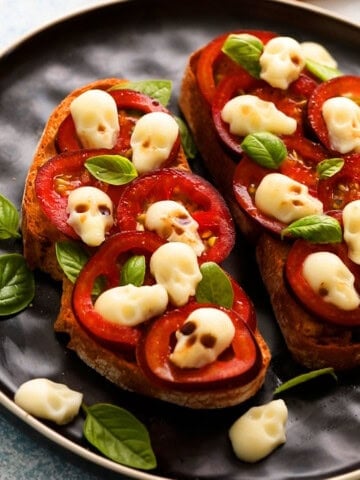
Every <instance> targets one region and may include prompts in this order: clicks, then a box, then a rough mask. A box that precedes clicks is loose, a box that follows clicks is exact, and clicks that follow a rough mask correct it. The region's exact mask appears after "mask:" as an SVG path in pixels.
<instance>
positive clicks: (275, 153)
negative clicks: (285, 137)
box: [241, 132, 287, 169]
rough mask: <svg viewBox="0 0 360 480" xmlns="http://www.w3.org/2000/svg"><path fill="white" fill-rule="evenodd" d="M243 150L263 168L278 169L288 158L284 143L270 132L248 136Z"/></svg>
mask: <svg viewBox="0 0 360 480" xmlns="http://www.w3.org/2000/svg"><path fill="white" fill-rule="evenodd" d="M241 148H242V149H243V150H244V152H245V153H246V154H247V155H248V156H249V157H251V158H252V159H253V160H254V161H255V162H256V163H258V164H259V165H261V166H262V167H266V168H271V169H276V168H278V167H279V165H280V164H281V162H282V161H283V160H285V158H286V156H287V149H286V146H285V144H284V142H283V141H282V140H281V139H280V138H279V137H277V136H276V135H274V134H272V133H269V132H258V133H251V134H249V135H247V136H246V137H245V138H244V140H243V141H242V143H241Z"/></svg>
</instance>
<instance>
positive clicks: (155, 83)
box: [110, 79, 172, 107]
mask: <svg viewBox="0 0 360 480" xmlns="http://www.w3.org/2000/svg"><path fill="white" fill-rule="evenodd" d="M125 88H126V89H129V90H135V91H136V92H140V93H143V94H145V95H147V96H148V97H151V98H153V99H155V100H157V101H158V102H159V103H161V104H162V105H164V106H165V107H166V105H168V103H169V102H170V97H171V91H172V82H171V80H165V79H153V80H138V81H133V82H125V83H119V84H118V85H115V86H114V87H112V88H111V89H110V90H120V89H125Z"/></svg>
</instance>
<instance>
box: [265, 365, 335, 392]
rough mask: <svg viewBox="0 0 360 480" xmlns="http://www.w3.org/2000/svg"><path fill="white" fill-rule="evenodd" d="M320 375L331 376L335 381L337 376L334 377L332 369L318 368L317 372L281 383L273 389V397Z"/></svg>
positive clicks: (304, 374)
mask: <svg viewBox="0 0 360 480" xmlns="http://www.w3.org/2000/svg"><path fill="white" fill-rule="evenodd" d="M321 375H332V377H333V378H334V379H335V380H337V376H336V375H335V373H334V369H333V368H332V367H327V368H320V369H319V370H313V371H311V372H307V373H303V374H302V375H298V376H296V377H294V378H291V379H290V380H288V381H287V382H284V383H282V384H281V385H279V386H278V387H277V388H275V390H274V395H277V394H278V393H282V392H285V390H289V389H290V388H293V387H296V386H297V385H300V384H301V383H304V382H308V381H309V380H312V379H313V378H317V377H320V376H321Z"/></svg>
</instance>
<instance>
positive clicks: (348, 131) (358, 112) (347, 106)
mask: <svg viewBox="0 0 360 480" xmlns="http://www.w3.org/2000/svg"><path fill="white" fill-rule="evenodd" d="M322 114H323V117H324V121H325V124H326V127H327V129H328V134H329V139H330V143H331V148H333V149H334V150H336V151H337V152H340V153H349V152H352V151H354V152H360V107H359V105H358V104H357V103H355V102H354V101H353V100H351V99H350V98H346V97H332V98H329V99H327V100H325V102H324V103H323V105H322Z"/></svg>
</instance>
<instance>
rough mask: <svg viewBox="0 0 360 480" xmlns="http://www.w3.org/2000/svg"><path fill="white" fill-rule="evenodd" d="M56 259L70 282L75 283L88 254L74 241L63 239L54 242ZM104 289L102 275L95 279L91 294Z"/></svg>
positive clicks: (87, 258) (96, 293)
mask: <svg viewBox="0 0 360 480" xmlns="http://www.w3.org/2000/svg"><path fill="white" fill-rule="evenodd" d="M55 254H56V259H57V261H58V263H59V265H60V267H61V269H62V270H63V272H64V273H65V276H66V277H67V278H68V279H69V280H70V282H71V283H75V282H76V280H77V277H78V276H79V274H80V272H81V270H82V268H83V267H84V266H85V264H86V263H87V261H88V260H89V255H88V254H87V252H85V251H84V249H83V248H82V247H81V245H79V244H78V243H76V242H70V241H64V242H57V243H56V244H55ZM103 290H104V281H103V279H102V277H99V278H97V279H96V281H95V284H94V287H93V290H92V294H93V295H95V296H97V295H99V294H100V293H101V292H102V291H103Z"/></svg>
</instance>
